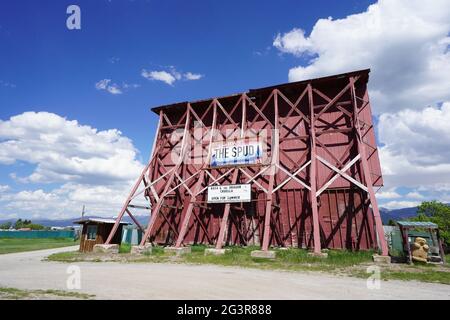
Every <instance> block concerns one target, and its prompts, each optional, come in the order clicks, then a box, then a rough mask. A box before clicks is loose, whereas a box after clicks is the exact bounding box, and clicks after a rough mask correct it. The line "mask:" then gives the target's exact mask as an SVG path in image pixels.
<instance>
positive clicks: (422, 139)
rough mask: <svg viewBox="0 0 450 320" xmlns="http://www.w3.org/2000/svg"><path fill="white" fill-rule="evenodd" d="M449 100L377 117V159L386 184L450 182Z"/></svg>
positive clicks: (426, 186) (431, 185) (431, 186)
mask: <svg viewBox="0 0 450 320" xmlns="http://www.w3.org/2000/svg"><path fill="white" fill-rule="evenodd" d="M449 123H450V103H449V102H446V103H444V104H443V105H442V106H441V108H437V107H428V108H425V109H423V110H421V111H415V110H408V109H406V110H401V111H399V112H396V113H389V114H387V113H386V114H382V115H381V116H380V119H379V123H378V128H379V139H380V142H381V143H383V144H385V145H384V146H382V147H381V148H380V161H381V164H382V169H383V176H384V180H385V184H386V186H388V187H394V186H400V185H404V186H408V187H420V186H422V187H424V189H426V190H430V189H433V190H436V191H437V190H438V189H442V186H445V185H446V184H448V181H450V138H449V137H450V125H449Z"/></svg>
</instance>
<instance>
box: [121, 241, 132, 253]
mask: <svg viewBox="0 0 450 320" xmlns="http://www.w3.org/2000/svg"><path fill="white" fill-rule="evenodd" d="M130 251H131V244H128V243H122V244H121V245H120V246H119V253H130Z"/></svg>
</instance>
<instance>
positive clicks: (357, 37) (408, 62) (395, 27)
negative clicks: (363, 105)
mask: <svg viewBox="0 0 450 320" xmlns="http://www.w3.org/2000/svg"><path fill="white" fill-rule="evenodd" d="M449 6H450V3H449V1H448V0H436V1H433V4H432V5H431V4H430V3H428V2H427V1H422V0H380V1H378V3H376V4H373V5H371V6H369V8H368V9H367V11H365V12H363V13H360V14H354V15H350V16H347V17H346V18H344V19H338V20H333V19H332V18H331V17H330V18H328V19H320V20H318V21H317V22H316V24H315V25H314V27H313V29H312V31H311V33H310V35H309V36H305V35H304V32H303V30H301V29H298V28H295V29H293V30H292V31H290V32H287V33H285V34H283V35H281V34H278V35H277V36H276V38H275V40H274V42H273V45H274V46H275V47H276V48H278V49H279V50H280V51H281V52H284V53H290V54H294V55H296V56H300V55H302V54H306V55H308V56H310V61H309V63H308V64H307V65H306V66H298V67H295V68H292V69H291V70H290V71H289V80H290V81H296V80H304V79H308V78H313V77H318V76H324V75H330V74H336V73H340V72H347V71H352V70H355V69H361V68H371V70H372V73H371V80H370V81H369V86H370V89H371V91H370V93H371V98H372V102H373V107H374V111H375V112H376V113H381V112H384V111H391V110H393V109H394V110H398V109H400V108H413V109H417V108H423V107H424V106H426V105H431V104H434V103H437V102H441V101H444V100H448V99H449V98H450V91H449V90H448V88H450V51H449V45H450V37H449V36H448V35H449V32H450V10H449Z"/></svg>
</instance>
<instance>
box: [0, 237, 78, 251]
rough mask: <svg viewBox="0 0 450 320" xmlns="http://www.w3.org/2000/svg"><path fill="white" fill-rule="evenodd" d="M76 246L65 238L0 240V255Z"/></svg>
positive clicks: (74, 242) (72, 241) (71, 240)
mask: <svg viewBox="0 0 450 320" xmlns="http://www.w3.org/2000/svg"><path fill="white" fill-rule="evenodd" d="M76 244H78V242H76V241H74V240H73V239H71V238H70V239H65V238H49V239H47V238H43V239H39V238H38V239H17V238H12V239H11V238H0V254H5V253H13V252H23V251H34V250H41V249H52V248H59V247H67V246H73V245H76Z"/></svg>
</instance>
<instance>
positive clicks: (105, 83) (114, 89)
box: [95, 79, 122, 94]
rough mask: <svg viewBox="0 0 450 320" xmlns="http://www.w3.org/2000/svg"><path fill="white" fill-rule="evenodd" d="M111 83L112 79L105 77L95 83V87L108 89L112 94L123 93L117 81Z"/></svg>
mask: <svg viewBox="0 0 450 320" xmlns="http://www.w3.org/2000/svg"><path fill="white" fill-rule="evenodd" d="M110 83H111V79H103V80H100V81H99V82H97V83H96V84H95V89H97V90H106V91H108V92H109V93H111V94H121V93H122V90H120V87H119V86H118V85H117V84H116V83H112V84H110Z"/></svg>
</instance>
